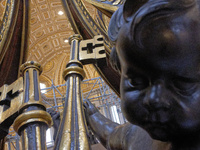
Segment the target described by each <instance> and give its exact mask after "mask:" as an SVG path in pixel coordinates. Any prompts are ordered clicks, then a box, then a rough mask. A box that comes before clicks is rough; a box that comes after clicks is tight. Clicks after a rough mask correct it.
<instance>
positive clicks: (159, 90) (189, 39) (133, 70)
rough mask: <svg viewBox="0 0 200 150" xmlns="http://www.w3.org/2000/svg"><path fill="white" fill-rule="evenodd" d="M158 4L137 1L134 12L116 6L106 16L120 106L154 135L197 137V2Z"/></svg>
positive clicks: (199, 22)
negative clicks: (117, 68) (117, 71)
mask: <svg viewBox="0 0 200 150" xmlns="http://www.w3.org/2000/svg"><path fill="white" fill-rule="evenodd" d="M157 2H160V5H158V3H156V1H149V2H146V3H145V4H144V5H146V6H148V4H149V6H151V10H149V9H148V8H146V7H144V5H143V4H142V5H141V7H138V8H137V10H134V13H132V12H131V11H129V10H127V12H128V13H126V10H123V8H120V9H121V10H120V9H119V10H118V12H116V13H115V14H114V15H113V17H112V19H111V23H110V30H109V36H110V38H111V40H112V39H114V42H115V47H116V49H113V52H112V56H115V58H114V59H112V58H111V59H112V60H114V62H116V60H118V61H119V64H120V73H121V86H120V95H121V100H122V101H121V107H122V110H123V113H124V115H125V117H126V118H127V119H128V121H129V122H130V123H133V124H136V125H139V126H140V127H142V128H144V129H145V130H146V131H147V132H148V133H149V134H150V135H151V136H152V137H153V138H154V139H158V140H162V141H175V140H176V139H177V138H179V139H180V137H184V138H185V137H195V136H198V135H200V19H199V17H200V15H199V14H200V13H199V3H200V2H199V1H198V2H195V3H194V1H192V0H190V2H191V3H189V1H188V3H185V4H184V8H183V9H181V7H180V6H181V5H179V6H178V7H177V9H176V8H175V7H174V6H173V5H172V4H171V3H170V2H172V1H166V0H162V1H161V0H157ZM186 4H187V5H186ZM129 5H131V3H129ZM152 5H154V6H157V7H154V8H153V6H152ZM132 7H134V5H132ZM124 8H126V3H125V6H124ZM130 8H131V6H129V7H128V9H130ZM149 8H150V7H149ZM170 8H171V9H170ZM156 9H157V10H156ZM155 10H156V11H155ZM147 11H149V12H147ZM130 14H131V15H130ZM142 14H143V15H144V16H143V15H142ZM127 15H128V16H127ZM138 15H139V16H138ZM119 18H123V20H121V19H120V21H119ZM127 18H128V19H127ZM136 18H137V19H138V20H137V19H136ZM116 25H118V27H117V28H115V29H118V30H115V31H114V30H113V29H114V26H116ZM116 31H117V32H116ZM114 32H115V33H114ZM116 64H117V63H116ZM117 66H119V65H117Z"/></svg>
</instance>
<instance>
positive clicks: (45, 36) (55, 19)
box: [0, 0, 99, 87]
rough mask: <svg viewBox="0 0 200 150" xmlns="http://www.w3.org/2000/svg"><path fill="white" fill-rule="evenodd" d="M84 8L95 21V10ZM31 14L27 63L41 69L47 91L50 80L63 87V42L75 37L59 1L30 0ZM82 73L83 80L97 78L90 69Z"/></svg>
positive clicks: (67, 49) (65, 46) (66, 58)
mask: <svg viewBox="0 0 200 150" xmlns="http://www.w3.org/2000/svg"><path fill="white" fill-rule="evenodd" d="M1 3H2V2H1ZM2 4H3V3H2ZM2 4H1V5H2ZM85 4H86V6H87V8H88V10H89V12H90V13H91V14H93V17H95V14H96V10H95V8H94V7H93V6H91V5H89V4H87V3H85ZM2 8H3V5H2V6H1V7H0V9H2ZM30 10H31V18H30V35H29V50H28V54H29V55H28V60H34V61H37V62H39V63H40V64H41V65H42V66H43V73H42V75H41V78H40V81H41V82H42V83H44V84H46V86H47V87H49V86H51V82H52V80H53V82H54V84H55V85H60V84H63V83H64V80H63V78H62V72H63V70H64V68H65V66H66V64H67V62H68V61H69V55H70V45H69V44H68V42H66V40H67V39H68V38H69V36H71V35H73V34H74V33H73V31H72V28H71V26H70V23H69V22H68V20H67V17H66V16H65V14H62V12H64V11H63V8H62V4H61V0H31V5H30ZM84 70H85V72H86V79H89V78H94V77H96V76H99V75H98V74H97V72H96V71H95V70H94V68H93V66H92V65H87V66H84Z"/></svg>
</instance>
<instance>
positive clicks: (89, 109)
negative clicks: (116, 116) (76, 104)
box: [83, 100, 98, 117]
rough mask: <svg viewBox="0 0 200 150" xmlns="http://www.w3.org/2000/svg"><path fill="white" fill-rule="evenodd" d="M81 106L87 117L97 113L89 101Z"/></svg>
mask: <svg viewBox="0 0 200 150" xmlns="http://www.w3.org/2000/svg"><path fill="white" fill-rule="evenodd" d="M83 105H84V107H85V114H86V116H88V117H89V116H91V115H93V114H95V113H96V112H98V109H97V108H96V107H95V106H94V105H93V104H92V103H91V102H90V101H89V100H86V101H85V102H84V103H83Z"/></svg>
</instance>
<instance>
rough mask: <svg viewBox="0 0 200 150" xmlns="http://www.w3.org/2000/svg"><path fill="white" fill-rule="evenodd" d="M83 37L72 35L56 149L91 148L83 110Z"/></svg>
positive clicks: (87, 149) (82, 149)
mask: <svg viewBox="0 0 200 150" xmlns="http://www.w3.org/2000/svg"><path fill="white" fill-rule="evenodd" d="M81 40H82V37H81V36H80V35H78V34H75V35H73V36H72V37H70V39H69V41H70V44H71V55H70V61H69V63H68V64H67V66H66V69H65V70H64V72H63V77H64V79H65V80H66V84H67V92H66V101H65V106H64V111H63V119H62V123H61V125H60V128H59V131H58V135H59V136H57V139H56V142H55V147H54V149H56V150H58V149H59V150H66V149H67V150H69V149H70V150H89V149H90V146H89V142H88V138H87V127H86V122H85V117H84V111H83V102H82V97H81V89H80V83H81V80H82V79H83V78H84V77H85V73H84V71H83V65H82V63H81V62H80V61H79V44H80V41H81Z"/></svg>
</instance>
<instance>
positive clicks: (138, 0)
mask: <svg viewBox="0 0 200 150" xmlns="http://www.w3.org/2000/svg"><path fill="white" fill-rule="evenodd" d="M147 1H148V0H126V2H125V4H124V9H123V15H124V19H125V20H126V21H127V20H128V18H129V17H131V16H132V15H134V13H136V12H137V10H138V9H139V8H140V7H141V6H142V5H144V4H145V3H146V2H147Z"/></svg>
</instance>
